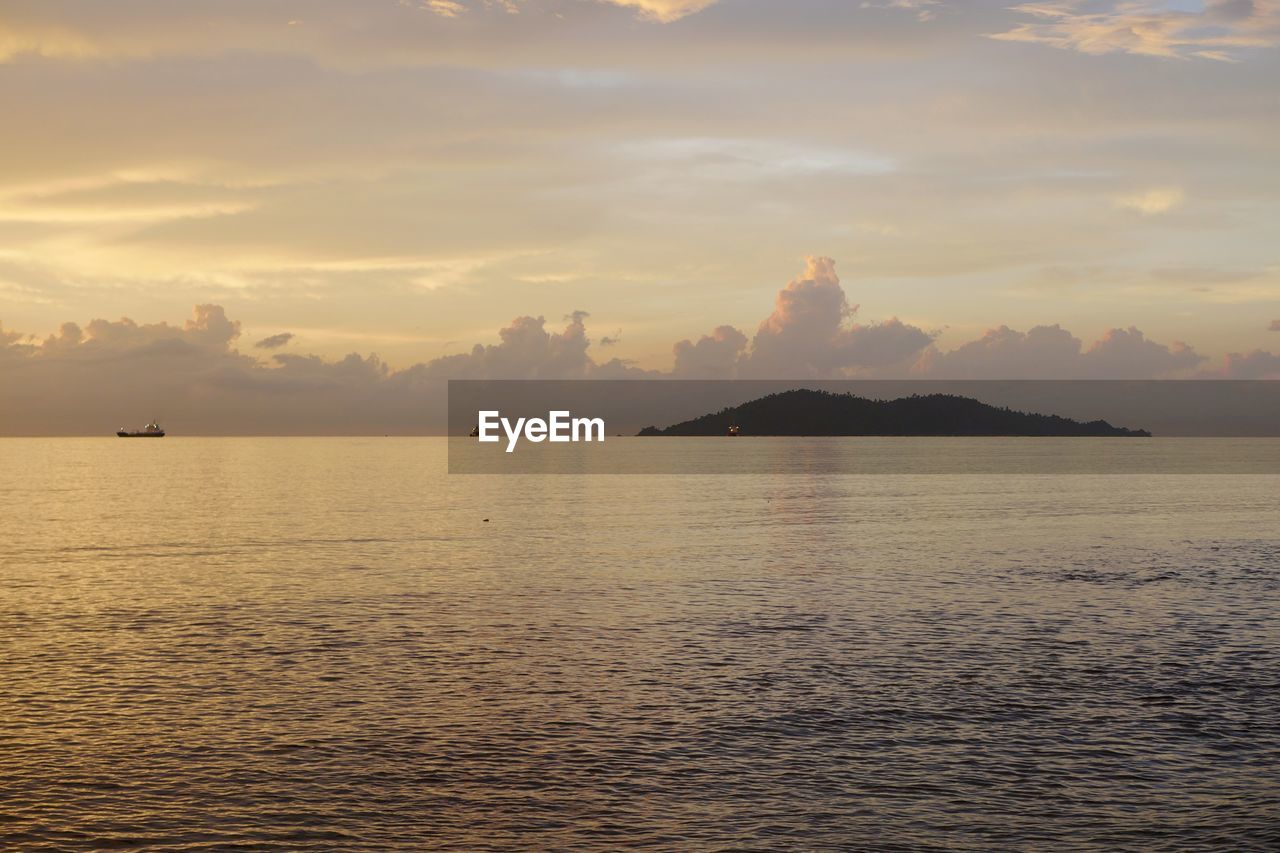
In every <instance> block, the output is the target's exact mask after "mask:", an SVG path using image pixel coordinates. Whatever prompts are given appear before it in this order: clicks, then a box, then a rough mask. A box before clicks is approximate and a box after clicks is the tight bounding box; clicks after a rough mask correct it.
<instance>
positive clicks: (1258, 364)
mask: <svg viewBox="0 0 1280 853" xmlns="http://www.w3.org/2000/svg"><path fill="white" fill-rule="evenodd" d="M1221 375H1222V376H1224V377H1226V378H1227V379H1280V355H1275V354H1274V353H1270V352H1267V351H1266V350H1260V349H1256V350H1253V351H1252V352H1248V353H1243V354H1242V353H1238V352H1233V353H1228V354H1227V358H1226V364H1225V366H1224V367H1223V369H1222V374H1221Z"/></svg>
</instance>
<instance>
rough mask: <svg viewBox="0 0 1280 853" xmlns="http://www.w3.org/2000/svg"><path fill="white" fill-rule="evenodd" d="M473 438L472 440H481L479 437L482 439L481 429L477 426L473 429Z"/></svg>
mask: <svg viewBox="0 0 1280 853" xmlns="http://www.w3.org/2000/svg"><path fill="white" fill-rule="evenodd" d="M471 437H472V438H479V437H480V427H478V426H475V427H472V428H471Z"/></svg>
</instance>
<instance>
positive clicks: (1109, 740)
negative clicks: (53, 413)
mask: <svg viewBox="0 0 1280 853" xmlns="http://www.w3.org/2000/svg"><path fill="white" fill-rule="evenodd" d="M139 445H145V446H139ZM0 459H2V460H3V464H4V470H5V473H6V477H5V478H4V480H3V482H2V483H0V518H3V520H4V528H5V531H4V535H5V538H4V542H3V546H2V547H0V560H3V564H2V565H0V578H2V579H3V588H2V590H3V591H2V592H0V629H2V633H0V637H3V644H0V683H2V684H3V685H4V688H3V690H2V691H0V734H2V735H3V746H4V748H3V749H0V800H2V801H3V803H4V804H5V806H4V809H3V810H2V811H3V813H4V815H5V818H6V819H5V820H4V821H3V822H0V847H5V848H16V849H42V848H49V849H54V848H57V849H66V848H96V847H105V846H130V845H157V846H163V847H168V848H171V849H202V848H208V849H214V848H217V849H221V848H225V847H227V846H229V845H233V844H241V845H248V846H254V845H257V846H258V847H260V848H275V849H290V850H296V849H305V848H317V849H320V848H324V849H335V848H337V849H357V848H367V849H390V848H401V849H406V850H409V849H421V848H423V847H429V846H440V847H456V848H465V849H482V848H486V847H502V846H522V847H539V848H546V847H574V848H589V847H599V848H615V847H618V846H621V845H624V844H627V845H630V844H641V843H645V844H650V845H654V846H661V847H675V846H685V847H698V848H706V847H720V848H725V849H741V848H744V847H749V848H755V849H761V848H793V847H808V848H813V847H830V846H833V845H845V846H855V847H856V846H879V845H885V844H899V845H902V846H903V847H912V848H915V847H921V846H925V845H930V844H932V845H946V846H948V847H955V848H982V849H992V848H999V849H1006V848H1044V847H1046V846H1053V844H1052V843H1053V842H1055V841H1057V842H1061V841H1063V840H1065V841H1067V842H1069V844H1070V845H1073V846H1081V847H1088V846H1092V847H1096V848H1099V849H1115V848H1123V847H1129V848H1135V849H1159V848H1162V847H1163V848H1168V849H1174V848H1177V849H1185V848H1187V847H1189V846H1204V847H1220V848H1231V849H1239V848H1244V847H1249V846H1255V847H1266V846H1275V845H1276V844H1280V782H1277V774H1276V768H1277V766H1280V715H1277V714H1276V713H1275V709H1276V704H1277V700H1278V699H1280V677H1278V676H1277V673H1278V672H1280V636H1278V634H1277V628H1276V620H1275V614H1276V613H1277V612H1278V608H1277V606H1278V605H1280V549H1278V546H1280V534H1277V528H1276V518H1277V514H1276V510H1277V501H1278V498H1277V496H1278V495H1280V488H1278V487H1280V478H1278V477H1275V476H1272V475H1266V476H1244V477H1241V476H1237V477H1231V476H1207V475H1170V476H1152V477H1145V478H1131V477H1097V476H1060V477H1049V476H1035V475H1022V476H1010V477H991V476H885V477H840V476H828V475H820V474H815V475H812V476H796V475H792V476H767V475H760V476H756V475H744V476H739V477H732V478H712V479H709V480H708V479H701V478H696V477H671V476H667V477H644V476H629V477H608V476H599V477H589V478H573V477H463V476H449V475H447V474H445V473H444V472H445V442H443V441H441V440H432V439H424V440H408V439H168V438H166V439H165V440H164V441H162V442H139V443H130V442H118V441H116V440H115V439H111V440H103V441H100V440H93V439H86V440H76V439H60V440H48V441H45V440H18V439H14V440H4V441H3V442H0ZM484 519H489V520H488V522H486V521H484Z"/></svg>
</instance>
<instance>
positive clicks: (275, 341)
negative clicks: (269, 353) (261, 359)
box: [254, 332, 293, 349]
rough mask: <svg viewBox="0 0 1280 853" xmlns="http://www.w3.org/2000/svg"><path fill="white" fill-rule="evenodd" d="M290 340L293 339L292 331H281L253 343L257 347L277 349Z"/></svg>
mask: <svg viewBox="0 0 1280 853" xmlns="http://www.w3.org/2000/svg"><path fill="white" fill-rule="evenodd" d="M291 340H293V332H281V333H280V334H278V335H272V336H270V337H268V338H263V339H262V340H260V341H258V342H257V343H256V344H254V347H256V348H257V349H279V348H280V347H282V346H284V345H285V344H287V343H289V341H291Z"/></svg>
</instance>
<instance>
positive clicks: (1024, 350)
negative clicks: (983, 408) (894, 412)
mask: <svg viewBox="0 0 1280 853" xmlns="http://www.w3.org/2000/svg"><path fill="white" fill-rule="evenodd" d="M1205 360H1206V359H1205V357H1204V356H1202V355H1200V354H1199V353H1197V352H1195V351H1194V350H1193V349H1191V348H1190V347H1189V346H1187V345H1186V344H1183V343H1181V342H1174V343H1173V344H1172V345H1171V346H1165V345H1164V344H1159V343H1157V342H1155V341H1152V340H1148V339H1147V338H1146V336H1144V335H1143V333H1142V332H1141V331H1139V330H1138V329H1135V328H1129V329H1111V330H1110V331H1108V332H1107V333H1106V334H1105V335H1103V336H1102V338H1101V339H1099V340H1098V341H1097V342H1095V343H1094V344H1093V345H1092V346H1090V347H1089V348H1088V349H1084V348H1083V345H1082V342H1081V341H1080V339H1079V338H1077V337H1075V336H1074V335H1072V334H1071V333H1070V332H1068V331H1067V330H1065V329H1063V328H1062V327H1061V326H1057V325H1054V326H1036V327H1034V328H1032V329H1031V330H1030V331H1029V332H1025V333H1024V332H1018V331H1015V330H1013V329H1010V328H1009V327H1008V326H1000V327H999V328H996V329H991V330H989V331H987V332H986V333H985V334H983V336H982V337H981V338H979V339H978V340H976V341H970V342H969V343H967V344H963V345H962V346H960V347H957V348H956V349H954V350H951V351H950V352H940V351H938V350H930V351H929V352H927V353H926V354H925V356H924V358H922V359H921V360H920V363H919V364H918V365H917V368H916V372H917V373H919V374H921V375H925V376H929V377H936V378H939V379H1153V378H1159V377H1162V376H1167V375H1169V374H1173V373H1177V372H1179V371H1185V370H1188V369H1190V368H1194V367H1196V366H1197V365H1200V364H1202V363H1203V362H1204V361H1205Z"/></svg>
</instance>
